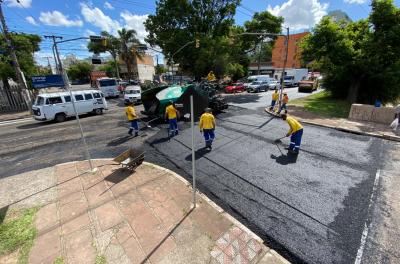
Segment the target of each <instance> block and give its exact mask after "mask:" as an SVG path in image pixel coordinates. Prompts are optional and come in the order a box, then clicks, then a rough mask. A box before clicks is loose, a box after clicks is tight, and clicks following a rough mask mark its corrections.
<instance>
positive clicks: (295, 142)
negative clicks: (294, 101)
mask: <svg viewBox="0 0 400 264" xmlns="http://www.w3.org/2000/svg"><path fill="white" fill-rule="evenodd" d="M282 119H283V120H285V121H286V122H287V123H288V124H289V127H290V129H289V131H288V132H287V134H286V136H287V137H288V136H290V145H289V148H288V149H289V151H290V152H291V153H294V154H298V153H299V150H300V144H301V137H302V136H303V126H302V125H301V124H300V122H299V121H297V120H296V119H294V118H293V117H291V116H287V115H286V114H282Z"/></svg>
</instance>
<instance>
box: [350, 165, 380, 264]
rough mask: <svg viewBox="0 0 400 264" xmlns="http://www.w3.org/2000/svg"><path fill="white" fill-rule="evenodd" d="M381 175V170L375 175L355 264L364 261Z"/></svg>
mask: <svg viewBox="0 0 400 264" xmlns="http://www.w3.org/2000/svg"><path fill="white" fill-rule="evenodd" d="M380 175H381V170H379V169H378V170H377V171H376V174H375V180H374V186H373V188H372V193H371V197H370V198H369V204H368V218H367V220H366V221H365V223H364V229H363V232H362V236H361V242H360V247H359V248H358V250H357V256H356V260H355V261H354V264H360V263H361V260H362V256H363V253H364V248H365V243H366V242H367V237H368V232H369V226H370V225H371V222H372V221H370V219H369V216H370V215H371V213H372V212H371V208H372V203H373V199H374V196H375V193H376V189H377V187H378V183H379V177H380Z"/></svg>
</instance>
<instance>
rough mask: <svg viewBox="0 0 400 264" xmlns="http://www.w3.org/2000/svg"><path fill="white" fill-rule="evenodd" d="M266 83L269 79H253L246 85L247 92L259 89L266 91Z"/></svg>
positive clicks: (255, 91) (256, 91)
mask: <svg viewBox="0 0 400 264" xmlns="http://www.w3.org/2000/svg"><path fill="white" fill-rule="evenodd" d="M268 83H269V81H255V82H252V83H251V84H250V85H249V86H248V87H247V92H248V93H251V92H254V93H259V92H261V91H264V92H265V91H267V90H268Z"/></svg>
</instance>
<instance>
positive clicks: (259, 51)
mask: <svg viewBox="0 0 400 264" xmlns="http://www.w3.org/2000/svg"><path fill="white" fill-rule="evenodd" d="M261 46H262V40H261V41H260V43H259V48H258V65H257V66H258V67H257V74H258V75H260V66H261Z"/></svg>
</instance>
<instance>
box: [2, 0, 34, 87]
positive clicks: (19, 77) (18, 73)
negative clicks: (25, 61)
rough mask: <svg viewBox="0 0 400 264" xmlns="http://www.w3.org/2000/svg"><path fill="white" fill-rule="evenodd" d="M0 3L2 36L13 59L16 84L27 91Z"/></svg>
mask: <svg viewBox="0 0 400 264" xmlns="http://www.w3.org/2000/svg"><path fill="white" fill-rule="evenodd" d="M2 4H3V0H0V20H1V25H2V28H3V32H4V38H5V40H6V42H7V46H8V49H9V51H10V54H11V59H12V61H13V67H14V70H15V73H16V76H17V80H18V84H19V85H20V86H19V87H20V88H21V87H22V88H23V89H25V91H26V92H28V91H27V88H28V87H27V86H26V83H25V82H24V78H23V77H22V71H21V67H20V66H19V63H18V59H17V55H15V50H14V46H13V44H12V40H11V36H10V33H9V32H8V28H7V25H6V21H5V19H4V15H3V9H2Z"/></svg>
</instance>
